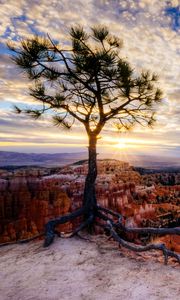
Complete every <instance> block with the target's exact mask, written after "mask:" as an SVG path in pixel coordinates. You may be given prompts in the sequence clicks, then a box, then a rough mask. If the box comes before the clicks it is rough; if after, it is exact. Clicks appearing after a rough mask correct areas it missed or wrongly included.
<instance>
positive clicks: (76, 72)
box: [8, 26, 170, 255]
mask: <svg viewBox="0 0 180 300" xmlns="http://www.w3.org/2000/svg"><path fill="white" fill-rule="evenodd" d="M8 46H9V48H10V49H11V50H12V51H13V53H14V54H13V57H12V58H13V60H14V62H15V64H16V65H18V66H19V67H20V68H21V69H22V70H23V71H24V72H25V73H26V74H27V76H28V78H29V80H30V81H31V82H33V87H32V88H31V89H30V95H31V96H32V97H33V98H34V99H36V100H37V103H38V107H37V108H36V109H34V108H33V109H32V108H30V109H21V108H19V107H16V112H17V113H18V114H19V113H22V112H24V113H26V114H28V115H30V116H31V117H33V118H35V119H38V118H40V117H41V115H43V114H46V113H48V112H50V115H51V116H52V121H53V123H54V125H55V126H58V127H60V126H61V127H64V128H66V129H69V128H71V127H72V126H73V125H74V123H75V122H79V123H81V124H82V125H83V126H84V128H85V131H86V133H87V135H88V141H89V147H88V154H89V156H88V174H87V177H86V180H85V188H84V197H83V206H82V208H81V209H79V210H78V211H76V212H73V213H72V214H70V215H67V216H63V217H60V218H58V219H56V220H54V221H50V222H49V223H48V224H47V225H46V240H45V245H46V246H48V245H49V244H50V243H51V242H52V241H53V238H54V228H55V226H56V225H57V224H60V223H64V222H66V221H69V220H71V219H73V218H75V217H77V216H79V215H82V214H83V215H84V222H83V224H81V225H80V227H79V228H78V229H77V230H76V231H75V233H76V232H78V230H80V229H82V228H84V227H86V226H89V225H91V224H93V222H94V220H95V217H96V216H98V217H100V218H103V219H104V220H107V221H108V224H107V227H108V228H109V231H110V232H111V234H112V235H113V236H114V238H115V239H120V237H119V236H118V235H117V232H116V229H117V227H118V226H120V227H121V229H122V223H121V221H120V219H121V216H120V215H119V214H117V213H114V212H110V211H109V210H105V209H104V208H102V207H100V206H98V205H97V199H96V193H95V181H96V177H97V152H96V145H97V140H98V137H99V134H100V133H101V131H102V129H103V128H104V126H106V125H107V124H109V126H115V127H116V128H117V129H118V130H128V129H130V128H132V127H133V126H134V125H135V124H140V125H142V126H152V125H153V123H154V121H155V107H156V104H157V103H160V102H161V99H162V91H161V90H160V89H159V88H158V87H157V80H158V78H157V75H156V74H152V73H151V72H149V71H142V72H141V73H140V74H139V75H137V73H136V72H135V71H134V70H133V68H132V67H131V66H130V64H129V63H128V61H127V60H126V59H124V58H122V57H120V53H121V48H122V41H121V40H120V39H119V38H117V37H116V36H114V35H112V34H110V33H109V30H108V29H107V28H106V27H104V26H97V27H93V28H91V30H90V32H86V31H85V30H84V29H83V28H82V27H80V26H75V27H72V28H71V30H70V46H66V47H65V46H63V45H61V44H58V43H56V42H55V41H53V39H52V38H51V37H50V36H48V37H47V38H43V37H39V36H35V37H34V38H30V39H26V40H23V41H22V42H21V44H20V46H19V47H14V46H13V45H12V44H11V45H8ZM40 104H42V106H41V108H40ZM107 213H110V214H112V216H114V217H117V218H118V219H119V223H118V224H119V225H117V224H116V225H115V223H114V221H113V220H112V219H109V218H108V217H107V215H106V214H107ZM124 230H125V229H124ZM128 230H129V229H128ZM138 230H139V229H138ZM143 230H144V229H143ZM126 231H127V229H126ZM166 231H167V230H166ZM161 233H162V231H161ZM116 235H117V236H116ZM119 242H120V240H119ZM124 242H125V241H123V243H124ZM120 243H121V242H120ZM125 243H126V242H125ZM163 249H164V248H163ZM163 249H162V250H163ZM163 251H164V250H163ZM169 255H170V254H169Z"/></svg>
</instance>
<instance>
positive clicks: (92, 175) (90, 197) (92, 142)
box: [83, 134, 97, 218]
mask: <svg viewBox="0 0 180 300" xmlns="http://www.w3.org/2000/svg"><path fill="white" fill-rule="evenodd" d="M96 144H97V135H94V134H90V135H89V160H88V174H87V177H86V181H85V187H84V197H83V206H84V208H85V210H86V213H85V218H87V217H89V215H91V214H92V213H94V211H95V209H96V204H97V200H96V191H95V181H96V177H97V160H96V158H97V157H96V156H97V153H96Z"/></svg>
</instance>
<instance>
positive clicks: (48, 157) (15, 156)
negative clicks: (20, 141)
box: [0, 151, 180, 169]
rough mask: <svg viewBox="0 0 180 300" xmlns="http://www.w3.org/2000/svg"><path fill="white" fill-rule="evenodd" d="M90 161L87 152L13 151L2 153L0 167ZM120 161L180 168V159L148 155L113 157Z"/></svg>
mask: <svg viewBox="0 0 180 300" xmlns="http://www.w3.org/2000/svg"><path fill="white" fill-rule="evenodd" d="M109 158H112V153H106V154H103V153H100V154H99V155H98V159H109ZM87 159H88V154H87V152H72V153H69V152H68V153H23V152H22V153H21V152H12V151H0V167H6V166H40V167H58V166H63V165H67V164H73V163H76V162H78V161H84V160H87ZM113 159H117V160H120V161H127V162H129V163H130V164H131V165H132V166H135V167H142V168H151V169H168V168H173V169H174V168H180V159H179V158H177V157H160V156H148V155H137V156H136V157H134V156H133V155H132V156H131V155H128V159H123V158H122V157H121V156H119V157H118V155H117V156H116V157H113Z"/></svg>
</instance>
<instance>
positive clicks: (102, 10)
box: [0, 0, 180, 147]
mask: <svg viewBox="0 0 180 300" xmlns="http://www.w3.org/2000/svg"><path fill="white" fill-rule="evenodd" d="M0 4H1V10H0V45H1V50H0V61H1V64H0V108H1V110H0V113H1V116H0V125H1V132H2V133H4V134H6V133H8V138H9V139H10V138H11V137H10V132H12V135H13V138H12V142H13V141H15V140H16V137H15V135H16V134H17V140H18V134H19V130H23V135H24V137H25V135H26V136H27V132H28V133H30V134H31V135H32V139H33V138H34V143H35V142H36V141H37V140H36V132H38V134H39V136H38V138H39V137H40V135H41V134H42V137H43V138H42V139H44V141H45V140H47V141H48V142H49V141H50V140H51V141H52V139H51V138H50V136H51V135H52V134H53V132H54V130H53V129H52V126H51V125H49V127H48V130H47V131H46V135H45V131H43V130H45V129H44V127H45V126H48V124H49V123H48V120H44V121H38V122H37V123H35V122H34V121H32V120H29V119H27V117H20V118H19V117H18V118H17V115H15V114H13V113H12V106H13V104H15V103H18V104H20V105H22V104H23V103H25V105H28V104H29V105H34V101H33V100H32V99H31V98H30V97H29V95H28V86H29V82H28V80H27V79H26V78H25V76H24V75H23V74H22V73H20V72H19V70H17V69H16V67H15V66H14V65H13V64H12V62H11V61H10V58H9V53H8V51H7V48H6V42H7V41H8V40H13V41H14V42H15V43H18V41H19V40H20V39H22V38H25V37H29V36H32V35H34V34H35V33H37V34H41V35H46V34H47V32H49V33H50V35H51V36H52V37H53V38H55V39H57V40H60V43H67V38H68V30H69V28H70V26H72V25H74V24H77V23H79V24H82V25H84V27H85V28H87V29H88V28H89V27H90V26H92V25H93V24H97V23H102V24H105V25H107V26H109V27H110V30H111V31H112V32H113V33H114V34H116V35H118V36H120V37H121V38H122V39H123V40H124V48H123V50H122V51H121V55H122V56H123V57H128V59H129V61H130V62H131V64H132V65H133V67H134V68H135V69H136V70H141V69H150V70H152V71H155V72H157V73H158V74H159V75H160V85H161V86H162V88H163V90H164V97H165V98H166V99H167V103H166V104H165V103H164V104H163V105H162V106H161V107H158V111H157V113H158V115H157V119H158V123H157V126H156V127H155V129H154V130H153V131H151V130H149V129H146V130H145V131H144V129H142V128H138V127H137V128H136V129H135V131H134V132H133V133H131V134H132V136H133V137H134V136H135V137H138V136H139V137H140V138H141V139H143V140H146V139H151V140H154V141H157V145H158V147H160V145H159V144H158V143H159V139H160V140H161V143H162V147H163V145H164V147H165V145H167V143H169V145H172V144H174V145H175V144H176V143H177V140H178V135H179V130H178V128H180V118H179V112H180V106H179V92H180V84H179V78H180V68H179V63H180V45H179V30H180V28H179V24H180V23H179V1H178V0H172V1H156V0H134V1H132V0H126V1H125V0H98V1H97V0H86V1H84V0H74V1H67V0H61V1H59V0H52V1H51V4H49V1H48V0H39V1H37V0H31V1H26V0H19V1H14V0H9V1H6V0H0ZM22 126H23V128H22ZM81 131H82V129H81V127H76V128H75V130H74V133H70V136H73V134H74V135H75V134H77V135H78V133H79V132H81ZM43 132H44V133H43ZM104 132H106V131H104ZM112 132H113V134H115V133H114V131H111V134H112ZM3 138H5V137H2V139H3ZM65 138H66V136H65V135H64V140H65ZM42 139H41V141H42ZM27 140H28V138H27ZM18 141H19V140H18ZM174 147H175V146H174Z"/></svg>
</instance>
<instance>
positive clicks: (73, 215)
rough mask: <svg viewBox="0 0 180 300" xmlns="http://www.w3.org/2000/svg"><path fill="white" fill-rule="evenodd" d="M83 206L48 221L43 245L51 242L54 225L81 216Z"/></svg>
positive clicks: (53, 234)
mask: <svg viewBox="0 0 180 300" xmlns="http://www.w3.org/2000/svg"><path fill="white" fill-rule="evenodd" d="M84 211H85V210H84V208H83V207H82V208H80V209H78V210H76V211H74V212H72V213H70V214H67V215H65V216H61V217H59V218H56V219H53V220H51V221H49V222H48V223H47V224H46V225H45V240H44V247H48V246H49V245H50V244H52V242H53V240H54V237H55V227H56V226H57V225H59V224H64V223H66V222H69V221H71V220H73V219H75V218H77V217H79V216H82V215H83V214H84Z"/></svg>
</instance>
